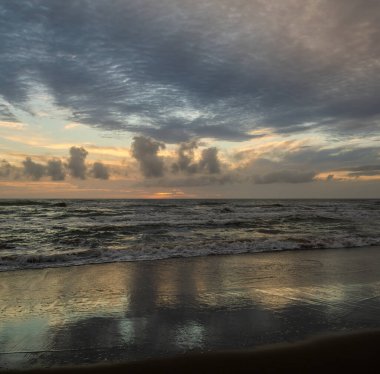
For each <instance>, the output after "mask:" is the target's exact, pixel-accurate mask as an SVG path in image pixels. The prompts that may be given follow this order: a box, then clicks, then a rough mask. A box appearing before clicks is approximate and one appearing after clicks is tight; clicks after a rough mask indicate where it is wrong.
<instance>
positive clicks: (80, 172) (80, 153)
mask: <svg viewBox="0 0 380 374" xmlns="http://www.w3.org/2000/svg"><path fill="white" fill-rule="evenodd" d="M87 155H88V152H87V151H86V150H85V149H84V148H83V147H71V148H70V158H69V162H68V164H67V167H68V169H69V170H70V173H71V175H72V176H73V177H74V178H80V179H85V178H86V164H85V160H86V157H87Z"/></svg>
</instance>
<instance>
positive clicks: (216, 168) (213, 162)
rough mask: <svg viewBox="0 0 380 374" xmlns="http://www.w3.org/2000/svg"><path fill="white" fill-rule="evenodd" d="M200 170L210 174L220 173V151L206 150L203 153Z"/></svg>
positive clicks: (215, 149) (214, 149) (212, 148)
mask: <svg viewBox="0 0 380 374" xmlns="http://www.w3.org/2000/svg"><path fill="white" fill-rule="evenodd" d="M199 168H200V169H201V170H204V171H206V172H207V173H208V174H218V173H220V160H219V158H218V149H217V148H216V147H211V148H206V149H204V150H203V151H202V157H201V159H200V161H199Z"/></svg>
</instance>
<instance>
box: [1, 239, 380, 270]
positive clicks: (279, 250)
mask: <svg viewBox="0 0 380 374" xmlns="http://www.w3.org/2000/svg"><path fill="white" fill-rule="evenodd" d="M367 248H379V249H380V245H378V244H374V245H363V246H356V247H355V246H350V247H335V248H294V249H289V248H285V249H272V250H262V251H253V252H241V253H221V254H216V253H210V254H199V255H197V254H195V255H191V256H173V257H163V258H157V259H143V258H142V259H135V260H129V259H128V260H120V259H117V260H114V261H103V262H88V263H83V264H67V265H66V264H59V265H48V266H41V267H25V268H19V269H5V270H1V269H0V276H1V274H2V273H8V272H15V271H16V272H17V271H29V270H43V269H59V268H70V267H73V268H76V267H81V266H93V265H109V264H118V263H139V262H144V263H147V262H152V263H155V262H157V261H170V260H178V259H183V260H186V259H192V258H208V257H211V258H212V257H230V256H250V255H252V256H255V255H260V254H266V253H267V254H273V253H286V252H304V251H335V250H338V251H339V250H360V249H363V250H365V249H367Z"/></svg>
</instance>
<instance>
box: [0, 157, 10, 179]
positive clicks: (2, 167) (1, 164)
mask: <svg viewBox="0 0 380 374" xmlns="http://www.w3.org/2000/svg"><path fill="white" fill-rule="evenodd" d="M11 172H12V165H11V164H10V163H9V162H8V161H7V160H1V161H0V178H7V177H9V176H10V174H11Z"/></svg>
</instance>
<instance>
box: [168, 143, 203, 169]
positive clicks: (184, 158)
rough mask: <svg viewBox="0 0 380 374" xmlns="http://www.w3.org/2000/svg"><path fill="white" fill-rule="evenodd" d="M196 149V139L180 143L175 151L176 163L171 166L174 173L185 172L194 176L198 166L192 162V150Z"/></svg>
mask: <svg viewBox="0 0 380 374" xmlns="http://www.w3.org/2000/svg"><path fill="white" fill-rule="evenodd" d="M196 148H198V141H197V140H196V139H194V140H191V141H189V142H184V143H181V144H180V145H179V147H178V149H177V157H178V159H177V161H176V162H175V163H174V164H173V165H172V170H173V172H174V173H178V172H185V173H187V174H194V173H196V172H197V171H198V170H199V165H198V164H197V163H196V162H195V161H194V150H195V149H196Z"/></svg>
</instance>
